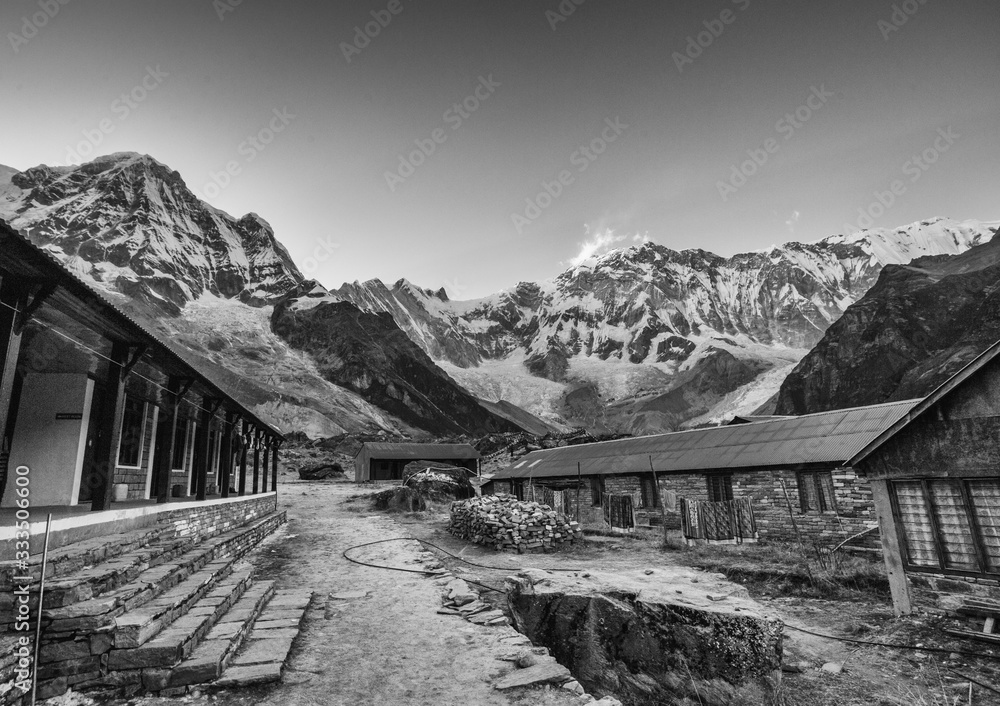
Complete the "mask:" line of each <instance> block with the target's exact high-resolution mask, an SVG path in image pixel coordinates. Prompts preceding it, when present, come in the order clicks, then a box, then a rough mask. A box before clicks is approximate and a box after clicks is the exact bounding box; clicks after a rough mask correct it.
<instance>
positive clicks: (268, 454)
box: [260, 436, 271, 493]
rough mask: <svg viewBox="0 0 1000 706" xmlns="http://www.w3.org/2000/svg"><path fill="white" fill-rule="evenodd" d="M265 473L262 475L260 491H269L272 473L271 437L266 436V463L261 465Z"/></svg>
mask: <svg viewBox="0 0 1000 706" xmlns="http://www.w3.org/2000/svg"><path fill="white" fill-rule="evenodd" d="M261 468H262V470H263V473H261V475H260V492H262V493H266V492H267V479H268V476H270V475H271V438H270V437H268V436H265V437H264V463H263V464H262V466H261Z"/></svg>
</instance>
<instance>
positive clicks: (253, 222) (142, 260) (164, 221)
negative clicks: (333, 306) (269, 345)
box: [0, 152, 302, 315]
mask: <svg viewBox="0 0 1000 706" xmlns="http://www.w3.org/2000/svg"><path fill="white" fill-rule="evenodd" d="M7 177H8V181H7V182H6V184H3V183H0V218H3V219H4V220H6V221H7V222H8V223H10V225H12V226H13V227H14V228H16V229H18V230H19V231H21V232H22V233H24V234H25V235H26V236H27V237H28V238H30V239H31V240H32V241H33V242H34V243H35V244H37V245H41V246H43V247H45V248H47V249H49V250H50V251H51V252H53V253H54V254H55V255H57V256H58V257H59V258H60V259H62V260H63V261H64V262H66V263H67V264H68V265H69V266H70V267H72V268H73V269H74V270H76V271H77V272H78V273H80V274H83V275H87V276H89V277H91V278H93V279H94V280H96V281H97V282H100V283H103V284H105V285H107V286H108V287H110V288H113V289H115V290H117V291H120V292H122V293H124V294H127V295H129V296H131V297H132V298H134V299H137V300H140V301H143V302H145V303H147V304H149V305H151V306H153V307H156V308H158V309H160V310H162V311H164V312H166V313H169V314H171V315H179V314H180V312H181V309H182V308H183V307H184V306H185V305H186V304H187V303H188V302H191V301H194V300H195V299H198V298H199V297H201V296H202V295H204V294H206V293H208V294H213V295H216V296H221V297H226V298H237V299H239V300H240V301H243V302H245V303H247V304H251V305H261V304H264V303H267V302H269V301H271V300H273V299H275V298H276V297H278V296H280V295H282V294H284V293H285V292H287V291H288V290H289V289H290V288H291V287H293V286H294V285H295V284H297V283H298V282H300V281H301V280H302V274H301V273H300V272H299V270H298V268H297V267H296V266H295V263H294V262H292V259H291V257H290V256H289V254H288V251H287V250H285V248H284V246H283V245H281V243H279V242H278V241H277V239H276V238H275V236H274V231H273V230H272V228H271V226H270V225H268V223H267V222H266V221H265V220H264V219H263V218H261V217H260V216H258V215H257V214H255V213H248V214H247V215H245V216H243V217H241V218H234V217H232V216H230V215H229V214H227V213H225V212H224V211H221V210H219V209H216V208H214V207H212V206H210V205H208V204H206V203H205V202H204V201H201V200H199V199H198V198H196V197H195V196H194V195H193V194H192V193H191V191H190V190H189V189H188V188H187V186H186V185H185V183H184V180H183V179H182V178H181V176H180V174H178V173H177V172H176V171H173V170H171V169H170V168H169V167H167V166H165V165H163V164H161V163H159V162H157V161H156V160H155V159H153V158H152V157H149V156H148V155H139V154H135V153H130V152H125V153H117V154H112V155H108V156H106V157H100V158H97V159H95V160H93V161H92V162H88V163H86V164H82V165H80V166H78V167H48V166H45V165H42V166H38V167H34V168H32V169H28V170H26V171H23V172H16V173H13V174H9V173H8V175H7Z"/></svg>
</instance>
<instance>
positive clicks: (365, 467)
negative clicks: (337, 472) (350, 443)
mask: <svg viewBox="0 0 1000 706" xmlns="http://www.w3.org/2000/svg"><path fill="white" fill-rule="evenodd" d="M479 460H480V455H479V452H478V451H476V450H475V449H474V448H472V446H470V445H469V444H393V443H384V442H371V441H369V442H365V443H364V444H362V445H361V448H360V449H359V450H358V453H357V455H356V456H355V457H354V480H355V481H357V482H358V483H361V482H362V481H368V480H402V479H403V468H405V467H406V464H408V463H410V462H412V461H429V462H431V463H443V464H447V465H450V466H461V467H462V468H465V469H467V470H468V471H469V472H470V473H471V474H473V475H477V476H478V475H479Z"/></svg>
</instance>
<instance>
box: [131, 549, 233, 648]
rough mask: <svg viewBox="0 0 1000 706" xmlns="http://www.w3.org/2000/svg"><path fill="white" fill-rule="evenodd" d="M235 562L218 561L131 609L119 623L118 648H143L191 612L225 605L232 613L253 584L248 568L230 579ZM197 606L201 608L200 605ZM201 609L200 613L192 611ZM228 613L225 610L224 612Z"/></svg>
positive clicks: (230, 560) (231, 560) (204, 610)
mask: <svg viewBox="0 0 1000 706" xmlns="http://www.w3.org/2000/svg"><path fill="white" fill-rule="evenodd" d="M234 563H235V560H234V559H231V558H227V559H217V560H215V561H212V562H209V563H208V564H207V565H206V566H205V568H204V569H202V570H200V571H196V572H195V573H193V574H191V575H190V576H189V577H187V578H186V579H184V580H183V581H181V582H180V583H179V584H177V585H176V586H174V587H173V588H171V589H170V590H169V591H164V592H163V593H161V594H160V595H159V596H157V597H156V598H155V599H153V600H152V601H150V602H149V603H147V604H145V605H144V606H141V607H140V608H137V609H135V610H130V611H128V612H127V613H125V614H124V615H122V616H119V617H118V619H117V620H115V629H114V631H113V634H114V649H115V650H121V649H128V648H136V647H141V646H142V645H144V644H146V643H147V642H149V640H151V639H152V638H153V636H154V635H157V634H158V633H159V632H160V631H161V630H163V629H164V628H165V627H166V626H168V625H171V626H172V625H173V623H174V621H176V620H178V619H179V618H180V617H181V616H184V615H186V614H188V612H189V611H190V612H191V613H193V614H195V615H199V614H203V613H206V612H212V611H207V610H206V609H207V608H214V607H215V606H218V605H223V604H225V609H226V610H228V609H229V606H231V605H232V604H233V603H234V602H235V601H236V600H238V599H239V595H235V597H234V594H242V592H243V590H244V589H245V588H246V586H248V585H249V584H250V576H251V573H252V572H251V571H250V570H248V569H244V570H243V571H241V572H239V573H237V574H236V575H235V577H233V576H228V574H229V573H230V571H231V570H232V568H233V564H234ZM196 604H197V606H196ZM195 607H197V610H192V608H195ZM223 612H225V611H223Z"/></svg>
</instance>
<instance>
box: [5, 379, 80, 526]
mask: <svg viewBox="0 0 1000 706" xmlns="http://www.w3.org/2000/svg"><path fill="white" fill-rule="evenodd" d="M93 397H94V381H93V380H91V379H90V378H88V377H87V376H86V375H83V374H78V373H29V374H28V375H27V376H25V378H24V387H23V389H22V391H21V402H20V406H19V407H18V411H17V423H16V425H15V426H14V439H13V444H12V446H11V450H10V465H9V467H8V468H9V472H8V474H7V488H6V489H5V490H4V494H3V506H4V507H11V506H13V504H14V501H15V500H16V499H17V495H16V491H15V490H14V479H15V478H16V474H15V473H14V469H15V468H17V467H18V466H27V467H28V468H29V469H31V472H30V474H29V476H28V477H29V478H30V485H29V486H28V487H29V490H30V496H29V500H30V501H31V505H32V507H40V506H43V505H59V506H65V505H76V504H77V499H78V498H79V496H80V478H81V476H82V473H83V455H84V451H85V449H86V444H87V428H88V422H89V419H90V405H91V402H92V401H93ZM62 413H68V414H74V415H81V416H82V419H56V415H58V414H62Z"/></svg>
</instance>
